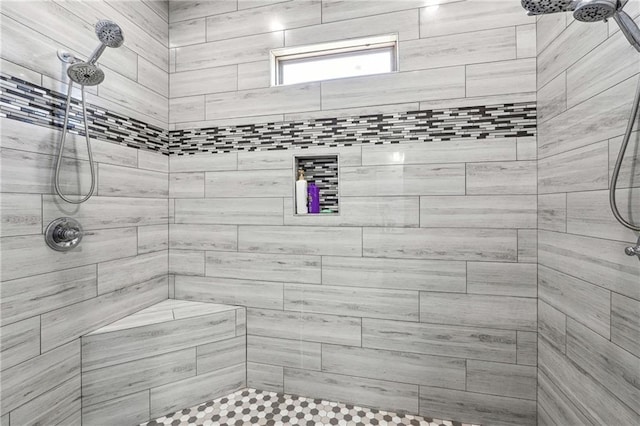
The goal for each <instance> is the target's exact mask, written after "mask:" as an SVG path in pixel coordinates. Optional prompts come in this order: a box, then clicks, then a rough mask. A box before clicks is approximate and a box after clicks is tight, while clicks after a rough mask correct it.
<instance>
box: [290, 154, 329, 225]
mask: <svg viewBox="0 0 640 426" xmlns="http://www.w3.org/2000/svg"><path fill="white" fill-rule="evenodd" d="M296 166H297V167H296V168H297V169H302V170H304V176H305V179H306V180H307V182H309V183H311V182H313V183H315V184H316V185H317V186H318V188H319V189H320V211H324V210H329V211H330V212H331V213H338V212H339V206H338V158H337V157H335V156H333V157H332V156H326V157H301V158H297V165H296Z"/></svg>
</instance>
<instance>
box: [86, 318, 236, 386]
mask: <svg viewBox="0 0 640 426" xmlns="http://www.w3.org/2000/svg"><path fill="white" fill-rule="evenodd" d="M235 327H236V314H235V311H233V310H231V311H226V312H219V313H215V314H211V315H202V316H196V317H192V318H184V319H176V320H174V321H168V322H163V323H159V324H149V325H144V326H140V327H133V328H128V329H124V330H117V331H111V332H108V333H101V334H91V335H89V336H84V337H83V338H82V371H83V373H85V372H87V371H91V370H95V369H100V368H104V367H110V366H114V365H117V364H123V363H126V362H130V361H135V360H137V359H140V358H143V357H150V356H156V355H160V354H164V353H168V352H173V351H178V350H182V349H186V348H189V347H192V346H195V345H197V344H205V343H211V342H217V341H219V340H225V339H229V338H232V337H235V335H236V330H235Z"/></svg>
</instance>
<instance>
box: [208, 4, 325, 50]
mask: <svg viewBox="0 0 640 426" xmlns="http://www.w3.org/2000/svg"><path fill="white" fill-rule="evenodd" d="M321 7H322V6H321V2H320V1H319V0H302V1H297V2H282V3H276V4H273V5H268V4H267V5H265V6H262V7H260V8H249V9H243V10H239V11H237V12H233V13H226V14H224V15H213V16H210V17H208V18H207V41H215V40H224V39H229V38H236V37H242V36H250V35H254V34H260V33H268V32H270V31H273V30H275V29H278V30H285V29H288V28H298V27H307V26H309V25H314V24H319V23H320V22H321V20H322V12H321ZM276 27H277V28H276Z"/></svg>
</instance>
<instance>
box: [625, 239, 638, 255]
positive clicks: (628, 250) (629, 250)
mask: <svg viewBox="0 0 640 426" xmlns="http://www.w3.org/2000/svg"><path fill="white" fill-rule="evenodd" d="M624 252H625V253H626V254H627V256H638V259H639V260H640V237H638V243H637V244H636V245H635V246H629V247H627V248H626V249H624Z"/></svg>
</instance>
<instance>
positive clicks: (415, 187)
mask: <svg viewBox="0 0 640 426" xmlns="http://www.w3.org/2000/svg"><path fill="white" fill-rule="evenodd" d="M464 173H465V172H464V164H442V165H410V166H402V165H398V166H363V167H341V168H340V179H341V182H340V194H341V195H342V196H360V197H363V196H381V195H387V196H399V195H405V196H407V195H464V191H465V189H464V185H465V183H464V180H465V177H464ZM374 181H375V182H376V184H375V185H372V184H371V183H372V182H374Z"/></svg>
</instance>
